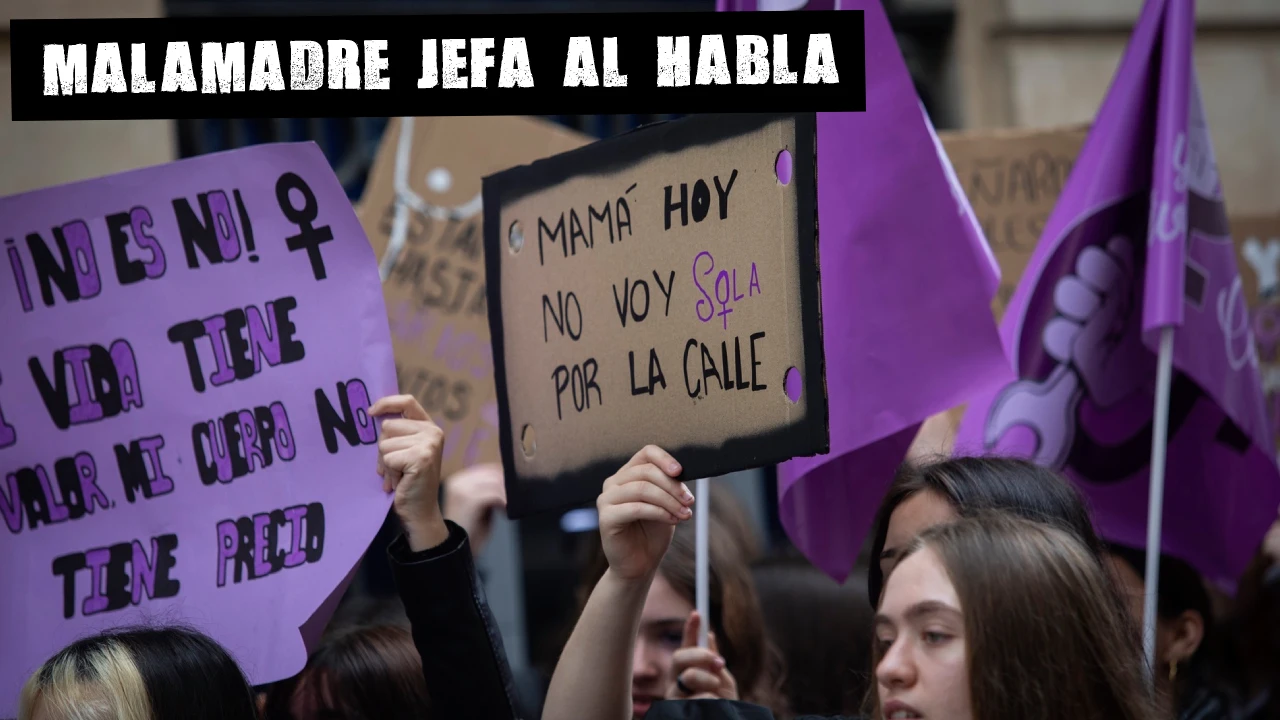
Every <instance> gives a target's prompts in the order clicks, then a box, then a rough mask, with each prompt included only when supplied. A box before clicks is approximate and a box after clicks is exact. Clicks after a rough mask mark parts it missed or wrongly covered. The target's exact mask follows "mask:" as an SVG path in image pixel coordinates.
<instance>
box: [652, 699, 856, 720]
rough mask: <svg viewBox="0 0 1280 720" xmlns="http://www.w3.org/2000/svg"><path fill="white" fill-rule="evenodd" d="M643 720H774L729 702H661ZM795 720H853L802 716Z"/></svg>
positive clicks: (753, 708)
mask: <svg viewBox="0 0 1280 720" xmlns="http://www.w3.org/2000/svg"><path fill="white" fill-rule="evenodd" d="M644 719H645V720H775V718H774V715H773V713H772V712H771V711H770V710H769V709H768V708H764V707H761V706H759V705H752V704H751V703H745V702H738V701H731V700H661V701H659V702H656V703H654V704H653V707H651V708H649V712H648V713H646V714H645V716H644ZM795 720H855V719H854V718H843V717H830V718H819V717H818V716H816V715H804V716H801V717H797V718H796V719H795Z"/></svg>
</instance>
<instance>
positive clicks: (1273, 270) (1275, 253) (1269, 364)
mask: <svg viewBox="0 0 1280 720" xmlns="http://www.w3.org/2000/svg"><path fill="white" fill-rule="evenodd" d="M1230 201H1231V200H1230V198H1228V199H1227V202H1228V203H1230ZM1231 237H1232V239H1233V240H1234V241H1235V246H1236V265H1237V267H1238V268H1239V270H1240V280H1241V284H1242V291H1243V294H1244V298H1245V303H1246V304H1247V305H1248V306H1249V322H1250V325H1251V329H1252V330H1253V341H1254V343H1255V345H1256V347H1257V349H1258V370H1259V372H1261V374H1262V389H1263V392H1264V393H1266V398H1267V400H1266V408H1267V418H1268V419H1269V420H1270V421H1271V427H1272V432H1274V433H1275V434H1276V438H1275V439H1276V449H1277V452H1278V453H1280V216H1273V217H1247V218H1233V219H1232V220H1231Z"/></svg>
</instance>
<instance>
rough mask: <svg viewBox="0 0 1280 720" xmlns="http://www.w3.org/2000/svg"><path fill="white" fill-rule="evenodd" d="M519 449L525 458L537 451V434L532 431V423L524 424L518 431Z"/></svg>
mask: <svg viewBox="0 0 1280 720" xmlns="http://www.w3.org/2000/svg"><path fill="white" fill-rule="evenodd" d="M520 450H521V451H522V452H523V453H524V456H525V457H526V458H532V457H533V454H534V453H536V452H537V451H538V436H537V435H536V434H535V433H534V432H533V426H532V425H525V426H524V429H522V430H521V431H520Z"/></svg>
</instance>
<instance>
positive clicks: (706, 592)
mask: <svg viewBox="0 0 1280 720" xmlns="http://www.w3.org/2000/svg"><path fill="white" fill-rule="evenodd" d="M694 492H695V497H696V498H697V500H695V501H694V504H693V557H694V605H695V607H696V608H697V610H698V617H699V618H701V619H702V622H701V623H699V624H698V647H703V648H704V647H706V646H707V628H708V626H710V625H711V609H710V608H711V586H710V563H711V553H710V552H709V551H708V549H707V531H708V528H707V526H708V525H709V524H710V522H711V521H710V517H711V515H710V513H711V483H710V482H708V480H707V479H706V478H698V481H697V483H696V488H695V491H694Z"/></svg>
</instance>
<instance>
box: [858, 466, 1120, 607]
mask: <svg viewBox="0 0 1280 720" xmlns="http://www.w3.org/2000/svg"><path fill="white" fill-rule="evenodd" d="M925 491H929V492H934V493H937V494H938V495H939V496H941V497H942V498H943V499H945V500H946V501H947V502H948V503H950V504H951V507H953V508H955V510H956V513H957V514H959V515H960V516H961V517H968V516H970V515H973V514H975V513H980V512H983V511H988V510H1001V511H1006V512H1010V513H1013V514H1015V515H1019V516H1021V517H1024V518H1027V519H1029V520H1034V521H1037V522H1042V523H1047V524H1051V525H1055V526H1057V527H1060V528H1062V529H1063V530H1065V531H1067V532H1069V533H1071V534H1073V535H1075V536H1076V539H1078V540H1079V541H1080V542H1081V543H1082V544H1084V546H1085V547H1086V548H1087V549H1088V550H1089V551H1090V552H1091V553H1093V555H1094V557H1095V558H1097V559H1099V560H1101V558H1102V552H1103V548H1104V545H1103V542H1102V540H1101V539H1099V538H1098V534H1097V531H1096V530H1094V527H1093V521H1092V519H1091V518H1090V516H1089V508H1088V506H1087V505H1085V501H1084V498H1083V497H1082V496H1081V495H1080V492H1079V491H1078V490H1076V488H1075V486H1073V485H1072V484H1071V483H1070V482H1068V481H1067V480H1066V478H1063V477H1062V476H1061V475H1059V474H1057V473H1055V472H1053V471H1052V470H1049V469H1048V468H1044V467H1041V466H1039V465H1036V464H1035V463H1033V462H1030V461H1027V460H1022V459H1018V458H1008V457H996V456H992V457H956V458H948V459H945V460H937V461H931V462H925V463H914V462H907V463H904V464H903V465H902V466H901V467H900V468H899V469H898V472H897V475H896V476H895V477H894V480H893V484H892V485H890V486H889V492H888V493H886V494H885V498H884V501H883V502H881V503H880V509H879V511H877V512H876V521H875V539H874V540H873V541H872V546H871V556H870V563H869V565H870V566H869V567H868V569H867V597H868V599H869V600H870V601H871V604H872V606H875V605H876V604H877V603H879V601H880V590H881V588H882V586H883V584H884V578H883V576H882V575H881V572H880V554H881V553H882V552H884V542H885V537H886V536H887V535H888V533H889V518H890V517H892V516H893V511H894V510H896V509H897V508H898V506H899V505H901V504H902V503H903V502H905V501H906V500H907V499H908V498H910V497H912V496H913V495H915V494H916V493H920V492H925ZM1117 597H1118V594H1117Z"/></svg>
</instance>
